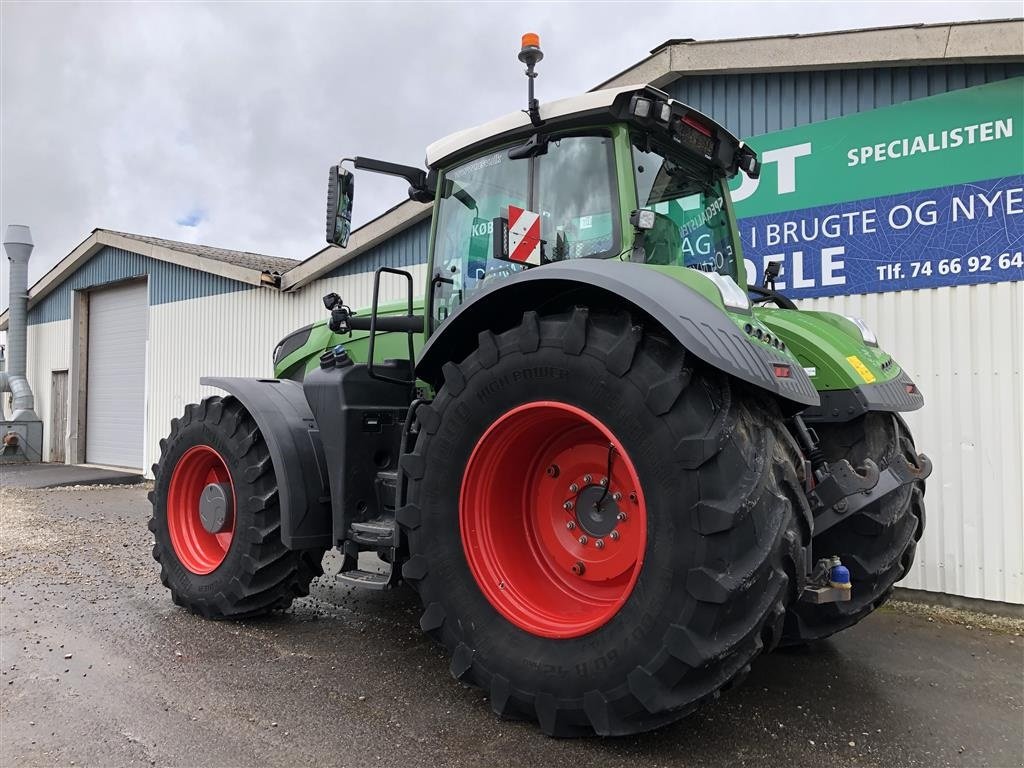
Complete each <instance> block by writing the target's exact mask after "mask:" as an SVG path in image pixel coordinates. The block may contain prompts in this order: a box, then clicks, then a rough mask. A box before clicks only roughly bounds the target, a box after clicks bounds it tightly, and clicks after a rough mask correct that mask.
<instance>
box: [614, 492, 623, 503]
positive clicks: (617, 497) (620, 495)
mask: <svg viewBox="0 0 1024 768" xmlns="http://www.w3.org/2000/svg"><path fill="white" fill-rule="evenodd" d="M612 501H622V494H621V493H619V492H618V491H616V492H615V493H613V494H612Z"/></svg>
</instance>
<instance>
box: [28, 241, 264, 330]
mask: <svg viewBox="0 0 1024 768" xmlns="http://www.w3.org/2000/svg"><path fill="white" fill-rule="evenodd" d="M144 275H148V276H149V303H150V305H151V306H152V305H155V304H165V303H167V302H169V301H182V300H184V299H195V298H198V297H200V296H213V295H216V294H220V293H229V292H232V291H244V290H248V289H251V288H254V286H251V285H248V284H247V283H240V282H238V281H237V280H232V279H230V278H227V277H221V276H220V275H211V274H210V273H209V272H202V271H200V270H197V269H190V268H189V267H183V266H181V265H179V264H171V263H170V262H167V261H161V260H159V259H151V258H149V257H148V256H140V255H139V254H137V253H132V252H131V251H123V250H121V249H120V248H111V247H110V246H107V247H106V248H103V249H102V250H101V251H99V252H98V253H96V255H94V256H93V257H92V258H91V259H89V260H88V261H87V262H85V264H83V265H82V266H80V267H79V268H78V269H76V270H75V271H74V272H72V273H71V275H70V276H69V277H67V278H65V279H64V281H63V282H62V283H61V284H60V285H58V286H57V287H56V288H55V289H54V290H53V291H52V292H50V293H48V294H47V295H46V296H44V297H43V299H42V300H41V301H40V302H39V303H38V304H36V305H35V306H34V307H32V309H30V310H29V312H28V322H29V325H35V324H37V323H49V322H53V321H55V320H67V319H68V318H70V317H71V295H72V293H73V292H74V291H76V290H82V289H85V288H95V287H97V286H101V285H105V284H107V283H115V282H118V281H120V280H127V279H130V278H133V277H142V276H144Z"/></svg>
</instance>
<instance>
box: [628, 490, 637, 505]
mask: <svg viewBox="0 0 1024 768" xmlns="http://www.w3.org/2000/svg"><path fill="white" fill-rule="evenodd" d="M629 500H630V501H632V502H633V503H634V504H636V493H635V492H634V493H631V494H629Z"/></svg>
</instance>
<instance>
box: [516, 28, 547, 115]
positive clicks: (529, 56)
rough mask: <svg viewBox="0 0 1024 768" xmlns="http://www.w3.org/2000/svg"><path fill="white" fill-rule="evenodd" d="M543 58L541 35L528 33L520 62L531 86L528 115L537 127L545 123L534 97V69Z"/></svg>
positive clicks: (521, 51) (524, 38)
mask: <svg viewBox="0 0 1024 768" xmlns="http://www.w3.org/2000/svg"><path fill="white" fill-rule="evenodd" d="M543 58H544V52H543V51H541V49H540V35H538V34H537V33H536V32H527V33H526V34H525V35H523V42H522V47H521V48H520V49H519V60H520V61H521V62H523V64H525V65H526V76H527V77H528V78H529V84H530V86H529V95H528V101H527V108H526V114H528V115H529V116H530V122H531V123H533V124H534V126H536V127H540V126H541V125H543V124H544V121H543V120H541V119H540V104H539V103H538V102H537V99H536V98H534V95H533V81H534V80H535V79H536V78H537V73H536V72H534V70H533V68H534V67H535V66H537V62H539V61H540V60H541V59H543Z"/></svg>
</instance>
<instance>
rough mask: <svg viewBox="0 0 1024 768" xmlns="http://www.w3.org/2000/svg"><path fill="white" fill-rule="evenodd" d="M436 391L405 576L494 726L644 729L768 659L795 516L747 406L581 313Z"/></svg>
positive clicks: (765, 438) (416, 463)
mask: <svg viewBox="0 0 1024 768" xmlns="http://www.w3.org/2000/svg"><path fill="white" fill-rule="evenodd" d="M444 377H445V382H444V386H443V387H441V389H440V391H439V392H438V395H437V397H436V399H435V400H434V401H433V403H432V404H430V405H429V406H424V407H421V408H420V409H419V410H418V412H417V414H418V420H419V424H420V427H421V430H420V435H419V437H418V439H417V443H416V446H415V449H414V451H413V452H412V453H411V454H409V455H407V456H405V457H403V462H402V467H403V472H404V473H405V475H406V477H407V479H408V483H409V485H408V494H407V499H408V503H407V505H406V506H405V507H404V508H403V509H402V510H400V512H399V522H400V523H401V524H402V525H403V527H404V529H405V531H406V534H407V539H408V542H409V551H410V555H411V557H410V559H409V560H408V561H407V562H406V564H405V566H404V568H403V575H404V577H405V578H406V580H407V581H409V582H410V583H411V584H413V585H414V586H415V587H416V588H417V589H418V590H419V593H420V596H421V598H422V600H423V604H424V607H425V611H424V614H423V616H422V618H421V621H420V626H421V627H422V628H423V629H424V630H426V631H427V632H429V633H431V634H432V635H433V636H434V637H435V638H437V639H438V640H440V641H441V642H442V643H444V645H445V646H446V647H447V648H448V650H449V652H450V653H451V667H450V669H451V672H452V674H453V675H454V676H455V677H456V678H458V679H460V680H463V681H465V682H469V683H473V684H475V685H478V686H480V687H482V688H483V689H484V690H486V691H487V692H488V694H489V700H490V704H491V706H492V707H493V709H494V710H495V712H497V713H498V714H500V715H503V716H509V717H517V718H528V719H535V720H537V721H538V722H539V723H540V725H541V727H542V728H543V730H544V731H546V732H547V733H549V734H552V735H556V736H573V735H583V734H587V733H594V732H597V733H600V734H628V733H636V732H639V731H645V730H650V729H652V728H656V727H659V726H661V725H664V724H666V723H669V722H671V721H673V720H676V719H678V718H680V717H682V716H684V715H685V714H687V713H688V712H690V711H691V710H692V709H693V708H694V707H696V706H697V705H698V704H699V703H700V702H702V701H704V700H706V699H708V698H710V697H713V696H715V695H717V693H718V692H719V691H720V690H721V689H722V688H724V687H726V686H728V685H730V684H731V683H734V682H735V681H737V680H738V679H739V678H740V677H742V676H743V675H744V673H745V672H746V671H747V670H748V669H749V664H750V661H751V660H752V659H753V658H754V657H755V656H757V655H758V654H759V653H760V652H761V651H762V650H764V649H765V648H771V647H773V646H774V645H775V644H776V643H777V642H778V640H779V638H780V636H781V630H782V621H783V618H784V616H785V609H786V605H787V603H788V601H789V600H790V599H791V598H792V595H793V594H794V593H795V589H796V585H795V584H794V582H793V577H794V575H795V574H796V573H797V570H796V563H798V562H801V560H800V556H801V546H802V539H803V534H802V533H801V527H800V525H799V524H798V518H800V519H806V517H805V516H806V514H807V511H806V505H805V502H804V500H803V496H802V494H801V491H800V486H799V483H798V481H797V479H796V471H795V468H794V467H795V459H796V456H797V453H796V451H795V448H794V446H793V444H792V442H791V440H790V439H789V437H788V435H787V433H786V432H785V430H784V429H782V428H781V426H780V422H779V420H778V418H777V416H776V415H775V414H774V413H772V412H771V411H770V410H768V409H767V408H766V407H765V406H763V405H761V404H760V401H759V400H758V399H757V398H755V397H751V396H749V395H747V394H745V393H743V392H741V391H740V390H739V388H738V387H737V388H734V387H733V386H731V385H730V382H729V381H728V380H727V379H726V378H725V377H723V376H721V375H720V374H718V373H716V372H714V371H709V370H706V369H701V368H699V367H697V366H696V365H695V364H694V363H693V362H691V361H690V360H689V359H688V357H687V356H686V355H685V353H684V352H683V350H682V349H680V348H679V347H678V346H677V345H675V343H674V342H671V341H670V340H668V339H667V338H665V337H663V336H661V335H659V334H658V333H656V332H644V330H643V329H642V328H641V327H639V326H637V325H634V324H633V323H632V322H631V320H630V318H629V317H628V316H627V315H624V314H623V315H611V314H601V315H597V314H595V315H593V316H591V315H589V313H588V312H587V311H586V310H585V309H580V308H578V309H576V310H574V311H572V312H569V313H566V314H562V315H555V316H548V317H538V316H537V315H536V314H534V313H532V312H530V313H527V314H526V315H525V316H524V318H523V322H522V324H521V325H520V326H518V327H517V328H515V329H513V330H511V331H508V332H506V333H503V334H501V335H500V336H495V335H493V334H491V333H490V332H484V333H482V334H481V335H480V339H479V343H478V347H477V349H476V351H475V352H473V353H472V354H470V355H469V357H467V358H466V360H464V361H463V362H462V363H461V364H458V365H456V364H453V363H449V364H447V365H446V366H445V368H444Z"/></svg>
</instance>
